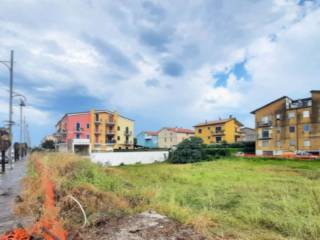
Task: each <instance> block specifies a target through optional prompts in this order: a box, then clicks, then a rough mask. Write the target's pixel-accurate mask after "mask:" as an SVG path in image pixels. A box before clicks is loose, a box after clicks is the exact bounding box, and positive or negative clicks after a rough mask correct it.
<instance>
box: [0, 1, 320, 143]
mask: <svg viewBox="0 0 320 240" xmlns="http://www.w3.org/2000/svg"><path fill="white" fill-rule="evenodd" d="M319 5H320V1H319V0H316V1H306V0H304V1H301V0H260V1H251V0H241V1H238V0H230V1H221V0H197V1H192V0H187V1H186V0H184V1H182V0H176V1H169V0H162V1H160V0H154V1H149V0H141V1H134V0H119V1H90V0H70V1H62V0H61V1H49V0H43V1H37V0H19V1H18V0H2V1H1V2H0V59H1V60H2V59H7V58H9V50H10V49H14V50H15V53H16V65H15V74H16V75H15V76H16V78H15V88H16V91H18V92H20V93H23V94H24V95H26V96H27V97H28V107H27V108H26V114H27V120H28V122H29V126H30V130H31V136H32V142H33V144H34V145H36V144H38V143H39V142H40V140H41V138H42V137H44V136H45V135H46V134H50V133H52V132H53V131H54V125H55V123H56V122H57V120H58V119H59V118H60V117H61V116H63V114H64V113H65V112H77V111H84V110H89V109H91V108H97V109H108V110H117V111H118V112H120V113H122V114H123V115H126V116H128V117H129V118H133V119H135V120H136V133H138V132H139V131H141V130H156V129H159V128H161V127H162V126H179V127H188V128H191V127H192V126H193V125H194V124H196V123H198V122H202V121H204V120H211V119H216V118H219V117H227V116H229V115H230V114H232V115H234V116H236V117H237V118H238V119H239V120H240V121H242V122H243V123H244V124H246V125H248V126H253V116H251V115H250V113H249V112H250V111H251V110H253V109H255V108H257V107H259V106H261V105H262V104H265V103H266V102H268V101H270V100H273V99H274V98H278V97H280V96H282V95H288V96H291V97H292V98H299V97H307V96H309V91H310V90H311V89H319V86H320V85H319V82H320V80H319V76H320V66H319V63H320V55H319V48H320V31H319V29H320V9H319ZM7 87H8V79H7V71H6V69H5V68H4V67H2V66H0V121H1V124H2V123H3V121H4V120H6V119H7V117H8V107H7V99H8V92H7ZM16 103H17V102H16ZM18 116H19V115H18V112H17V108H15V112H14V118H15V120H17V117H18ZM16 130H17V126H15V131H16Z"/></svg>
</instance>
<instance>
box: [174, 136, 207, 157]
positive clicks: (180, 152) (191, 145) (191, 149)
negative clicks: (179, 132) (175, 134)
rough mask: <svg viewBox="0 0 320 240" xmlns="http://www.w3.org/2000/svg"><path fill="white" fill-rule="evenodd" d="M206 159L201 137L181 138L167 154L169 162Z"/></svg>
mask: <svg viewBox="0 0 320 240" xmlns="http://www.w3.org/2000/svg"><path fill="white" fill-rule="evenodd" d="M204 159H206V154H205V151H204V145H203V142H202V139H201V138H197V137H192V138H188V139H185V140H183V141H182V142H181V143H180V144H179V145H178V146H177V149H176V150H175V151H174V152H171V154H170V155H169V162H171V163H194V162H200V161H203V160H204Z"/></svg>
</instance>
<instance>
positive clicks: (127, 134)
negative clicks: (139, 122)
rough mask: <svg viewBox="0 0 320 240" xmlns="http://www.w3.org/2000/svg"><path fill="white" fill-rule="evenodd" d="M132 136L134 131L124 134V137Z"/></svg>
mask: <svg viewBox="0 0 320 240" xmlns="http://www.w3.org/2000/svg"><path fill="white" fill-rule="evenodd" d="M131 135H132V131H129V132H128V131H126V132H124V136H131Z"/></svg>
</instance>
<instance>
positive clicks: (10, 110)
mask: <svg viewBox="0 0 320 240" xmlns="http://www.w3.org/2000/svg"><path fill="white" fill-rule="evenodd" d="M13 59H14V52H13V50H11V52H10V61H0V63H2V64H3V65H4V66H6V67H7V68H8V70H9V73H10V84H9V86H10V89H9V123H8V124H9V138H10V142H11V143H10V147H9V164H10V169H12V168H13V165H12V143H13V137H12V123H13V122H12V103H13V100H12V99H13Z"/></svg>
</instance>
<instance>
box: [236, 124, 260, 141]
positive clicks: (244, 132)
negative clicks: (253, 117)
mask: <svg viewBox="0 0 320 240" xmlns="http://www.w3.org/2000/svg"><path fill="white" fill-rule="evenodd" d="M238 141H239V142H255V141H256V130H255V129H253V128H248V127H243V128H241V129H240V138H239V140H238Z"/></svg>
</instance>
